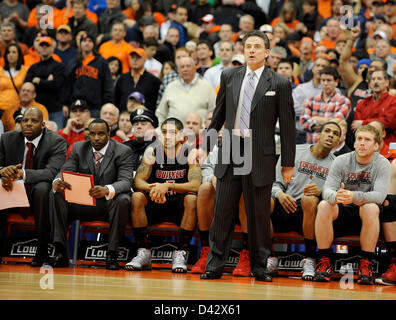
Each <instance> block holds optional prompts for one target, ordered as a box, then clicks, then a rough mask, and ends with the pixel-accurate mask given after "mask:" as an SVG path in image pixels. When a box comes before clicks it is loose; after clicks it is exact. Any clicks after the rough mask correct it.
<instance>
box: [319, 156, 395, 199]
mask: <svg viewBox="0 0 396 320" xmlns="http://www.w3.org/2000/svg"><path fill="white" fill-rule="evenodd" d="M341 182H343V183H344V185H345V189H347V190H351V191H353V192H354V194H353V204H355V205H358V206H361V205H363V204H365V203H377V204H382V203H383V202H384V200H385V198H386V195H387V193H388V189H389V185H390V163H389V161H388V160H387V159H386V158H385V157H383V156H382V155H380V154H379V153H378V152H376V153H375V154H374V157H373V159H372V160H371V162H370V163H369V164H364V165H361V164H359V163H358V162H357V160H356V153H355V151H353V152H349V153H346V154H343V155H340V156H338V157H337V158H336V159H335V160H334V162H333V164H332V166H331V169H330V174H329V176H328V178H327V180H326V183H325V186H324V190H323V193H322V197H323V199H325V200H327V201H328V202H329V203H332V204H333V203H335V202H336V194H337V190H338V189H340V187H341Z"/></svg>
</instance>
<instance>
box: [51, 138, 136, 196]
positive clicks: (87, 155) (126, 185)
mask: <svg viewBox="0 0 396 320" xmlns="http://www.w3.org/2000/svg"><path fill="white" fill-rule="evenodd" d="M61 170H62V171H71V172H78V173H84V174H92V175H94V176H95V164H94V157H93V152H92V146H91V144H90V142H89V141H79V142H76V143H74V145H73V151H72V153H71V154H70V156H69V158H68V160H67V162H66V163H65V164H64V165H63V166H62V169H61ZM57 178H61V174H60V173H59V174H58V176H57ZM132 180H133V167H132V151H131V149H130V148H128V147H127V146H125V145H122V144H121V143H118V142H116V141H114V140H113V139H110V140H109V146H108V148H107V150H106V154H105V155H104V157H103V160H102V163H101V164H100V168H99V175H98V177H97V178H96V179H95V185H101V186H105V185H108V184H111V185H112V186H113V187H114V190H115V193H116V195H117V194H119V193H125V192H126V193H128V192H130V191H131V187H132Z"/></svg>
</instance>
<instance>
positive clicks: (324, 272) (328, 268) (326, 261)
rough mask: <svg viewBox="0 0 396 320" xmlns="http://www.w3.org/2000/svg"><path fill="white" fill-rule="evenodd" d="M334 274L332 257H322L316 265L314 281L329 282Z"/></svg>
mask: <svg viewBox="0 0 396 320" xmlns="http://www.w3.org/2000/svg"><path fill="white" fill-rule="evenodd" d="M332 275H333V266H332V265H331V263H330V258H328V257H322V258H320V260H319V263H318V264H317V265H316V267H315V277H314V281H318V282H329V281H330V280H331V277H332Z"/></svg>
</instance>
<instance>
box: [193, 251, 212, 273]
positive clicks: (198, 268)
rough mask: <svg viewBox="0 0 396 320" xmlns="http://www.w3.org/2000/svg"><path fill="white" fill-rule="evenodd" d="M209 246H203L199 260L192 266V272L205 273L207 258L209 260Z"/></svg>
mask: <svg viewBox="0 0 396 320" xmlns="http://www.w3.org/2000/svg"><path fill="white" fill-rule="evenodd" d="M208 254H209V247H202V248H201V253H200V254H199V260H198V261H197V262H196V263H195V264H194V265H193V266H192V268H191V273H204V272H205V266H206V260H208Z"/></svg>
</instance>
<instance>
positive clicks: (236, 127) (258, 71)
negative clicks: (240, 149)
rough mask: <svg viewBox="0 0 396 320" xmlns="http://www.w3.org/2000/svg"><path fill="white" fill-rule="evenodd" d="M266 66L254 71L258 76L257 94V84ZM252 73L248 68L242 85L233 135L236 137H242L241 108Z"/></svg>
mask: <svg viewBox="0 0 396 320" xmlns="http://www.w3.org/2000/svg"><path fill="white" fill-rule="evenodd" d="M264 68H265V66H262V67H261V68H258V69H256V70H255V71H254V73H255V74H256V79H255V84H254V92H256V88H257V84H258V83H259V81H260V77H261V74H262V73H263V71H264ZM251 71H252V69H250V68H249V67H248V66H246V72H245V77H244V78H243V81H242V85H241V91H240V94H239V101H238V107H237V112H236V115H235V123H234V131H233V133H234V134H236V135H240V131H239V130H240V128H241V127H240V121H241V108H242V100H243V92H244V90H245V85H246V81H247V80H248V74H249V73H250V72H251Z"/></svg>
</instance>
